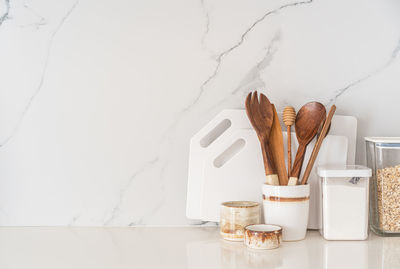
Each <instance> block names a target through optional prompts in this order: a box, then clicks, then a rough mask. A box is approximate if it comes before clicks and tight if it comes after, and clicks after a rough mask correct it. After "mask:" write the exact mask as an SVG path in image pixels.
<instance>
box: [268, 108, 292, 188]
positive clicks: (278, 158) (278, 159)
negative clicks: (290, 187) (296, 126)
mask: <svg viewBox="0 0 400 269" xmlns="http://www.w3.org/2000/svg"><path fill="white" fill-rule="evenodd" d="M272 108H273V111H274V121H273V123H272V129H271V134H270V137H269V148H270V149H271V153H272V159H273V160H274V164H275V168H276V171H277V172H278V178H279V185H287V184H288V175H287V172H286V165H285V149H284V147H283V136H282V128H281V123H280V122H279V117H278V113H277V112H276V109H275V106H274V105H272Z"/></svg>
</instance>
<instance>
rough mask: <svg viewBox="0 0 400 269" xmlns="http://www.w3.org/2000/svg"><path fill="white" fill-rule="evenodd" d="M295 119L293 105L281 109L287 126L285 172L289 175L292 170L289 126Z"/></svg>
mask: <svg viewBox="0 0 400 269" xmlns="http://www.w3.org/2000/svg"><path fill="white" fill-rule="evenodd" d="M295 120H296V110H294V107H292V106H287V107H285V109H284V110H283V123H284V124H285V125H286V126H287V150H288V159H287V162H288V163H287V166H288V168H287V169H288V170H287V171H288V172H287V173H288V176H289V177H290V174H291V170H292V135H291V130H290V127H291V126H292V125H293V124H294V121H295Z"/></svg>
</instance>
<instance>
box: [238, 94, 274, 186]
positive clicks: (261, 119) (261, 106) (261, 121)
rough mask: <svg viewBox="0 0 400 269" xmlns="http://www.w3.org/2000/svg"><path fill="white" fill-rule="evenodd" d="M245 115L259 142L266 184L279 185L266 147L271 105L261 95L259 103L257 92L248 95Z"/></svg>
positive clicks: (271, 113)
mask: <svg viewBox="0 0 400 269" xmlns="http://www.w3.org/2000/svg"><path fill="white" fill-rule="evenodd" d="M246 113H247V117H248V118H249V120H250V122H251V125H252V126H253V128H254V130H255V131H256V133H257V136H258V140H260V144H261V151H262V156H263V161H264V168H265V175H266V177H267V180H266V182H267V184H270V185H279V180H278V176H277V174H276V170H275V165H274V162H273V160H272V154H271V152H270V149H269V146H268V140H269V136H270V133H271V128H272V123H273V119H274V112H273V108H272V105H271V103H270V102H269V100H268V98H267V97H266V96H265V95H263V94H261V95H260V102H259V101H258V94H257V91H255V92H254V93H253V94H252V93H249V95H248V96H247V98H246Z"/></svg>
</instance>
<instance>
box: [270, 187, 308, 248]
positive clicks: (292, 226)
mask: <svg viewBox="0 0 400 269" xmlns="http://www.w3.org/2000/svg"><path fill="white" fill-rule="evenodd" d="M262 193H263V205H264V221H265V223H266V224H274V225H279V226H281V227H282V229H283V231H282V239H283V241H298V240H302V239H304V238H305V237H306V232H307V223H308V212H309V206H310V185H309V184H307V185H296V186H273V185H267V184H264V185H263V187H262Z"/></svg>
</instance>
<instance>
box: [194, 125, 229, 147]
mask: <svg viewBox="0 0 400 269" xmlns="http://www.w3.org/2000/svg"><path fill="white" fill-rule="evenodd" d="M231 125H232V122H231V121H230V120H228V119H224V120H223V121H221V122H220V123H218V125H217V126H215V127H214V128H213V129H212V130H211V131H210V132H208V134H206V135H205V136H204V137H203V138H202V139H201V140H200V146H202V147H203V148H206V147H208V146H209V145H211V143H212V142H214V141H215V140H216V139H217V138H218V137H220V136H221V135H222V134H223V133H224V132H225V131H226V130H228V128H229V127H231Z"/></svg>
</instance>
